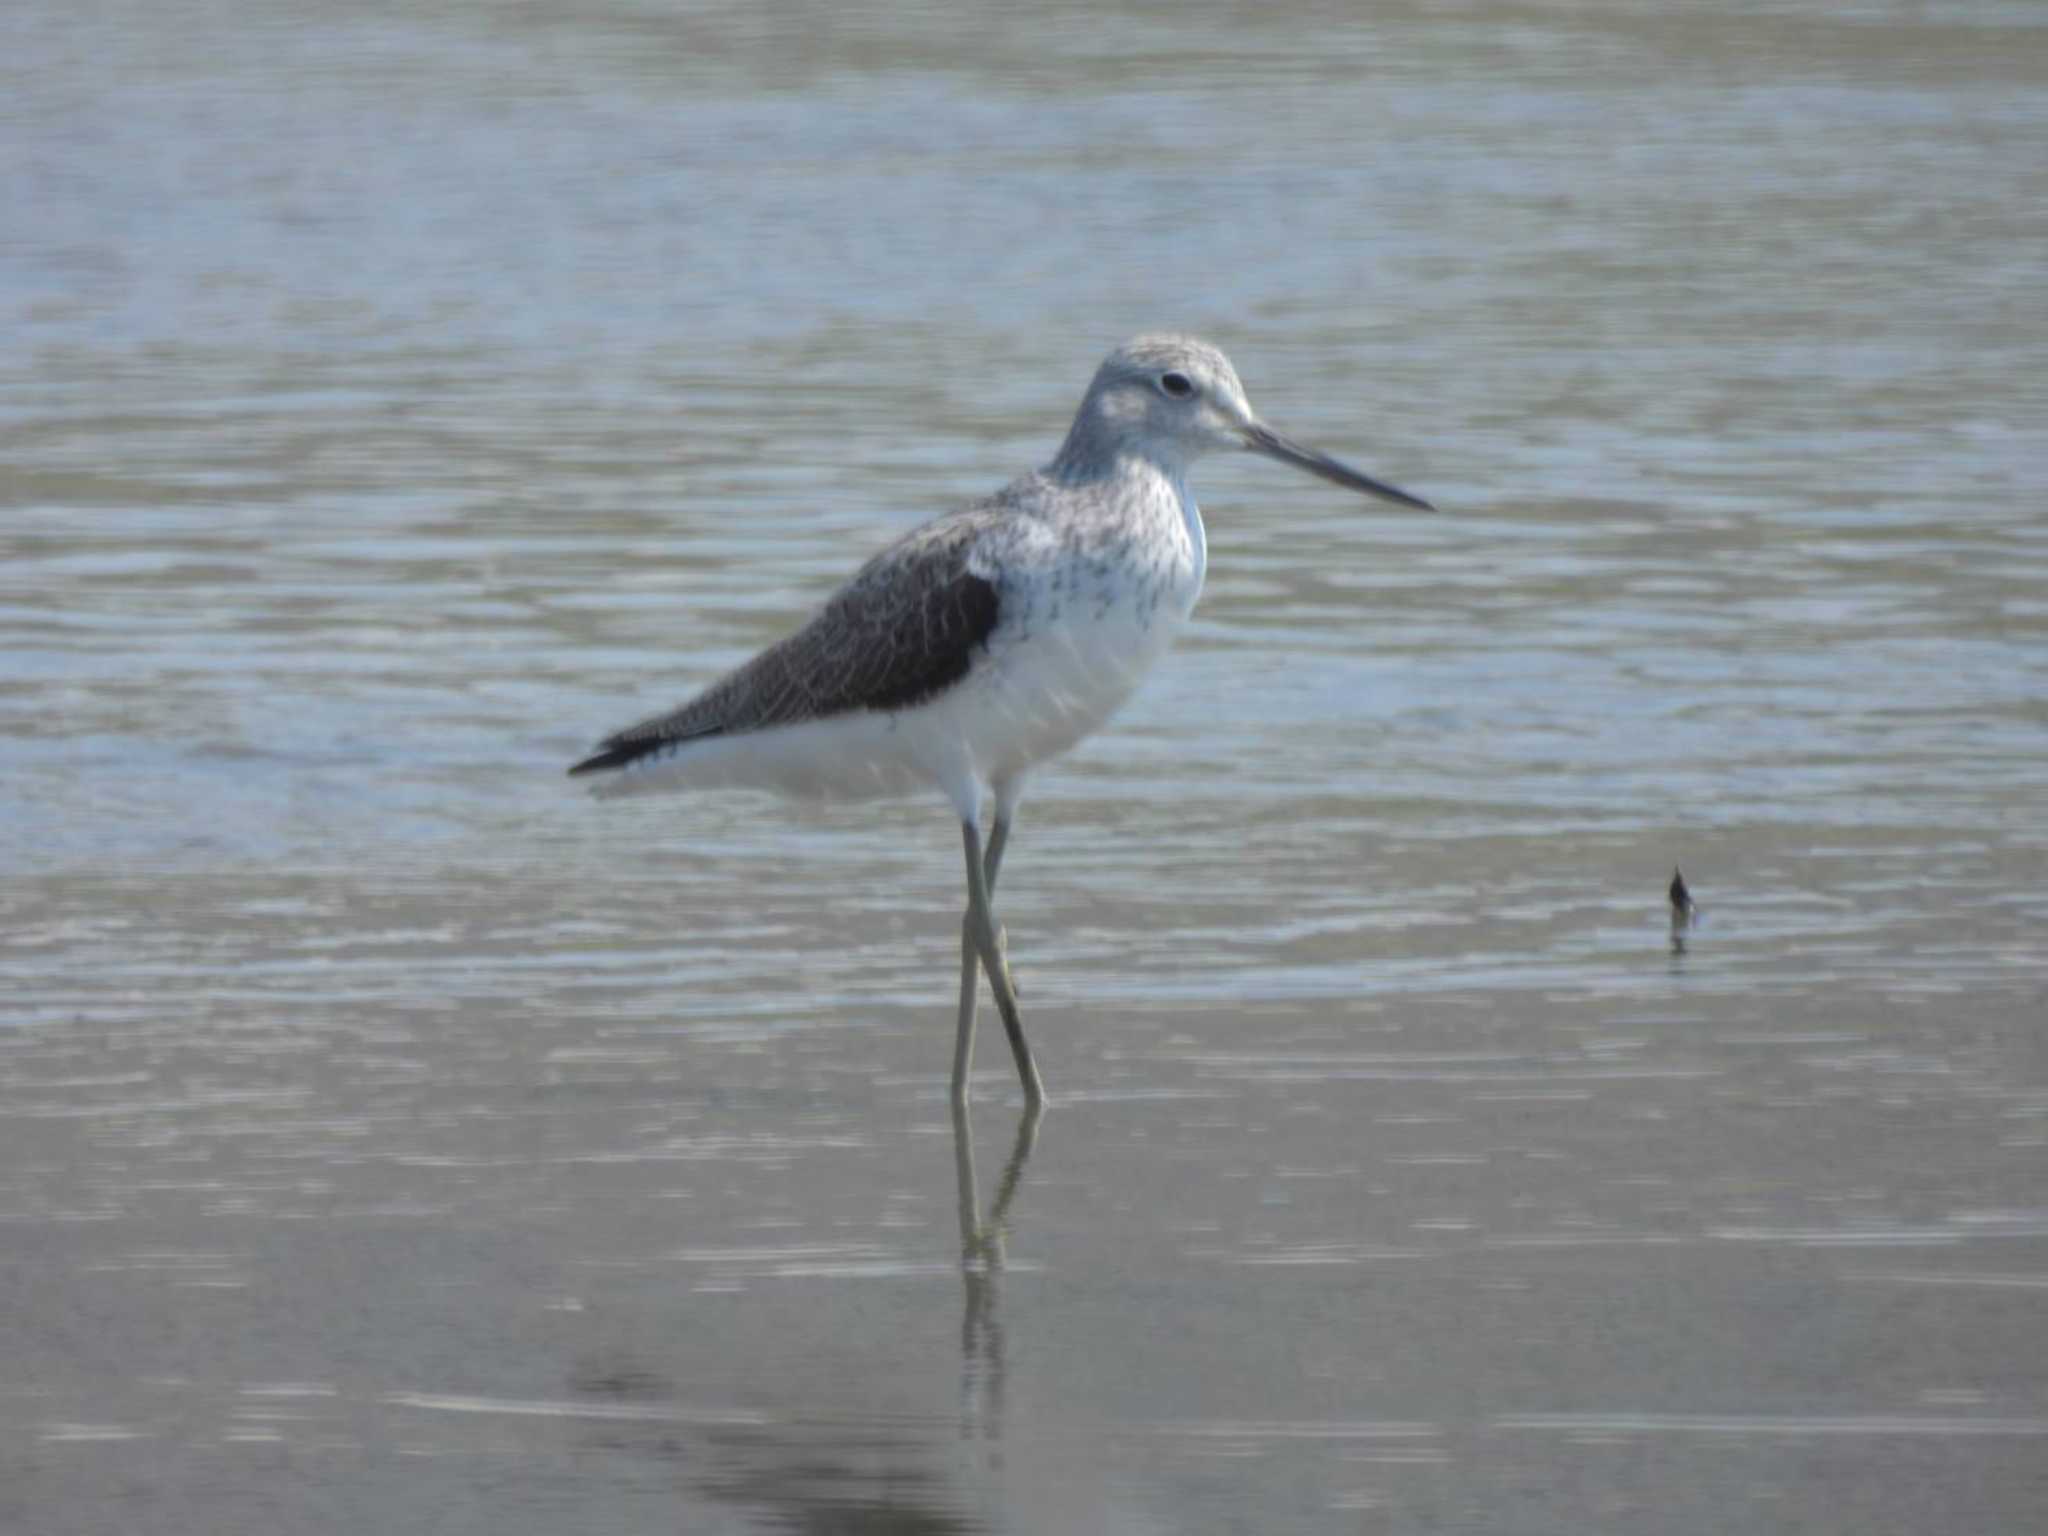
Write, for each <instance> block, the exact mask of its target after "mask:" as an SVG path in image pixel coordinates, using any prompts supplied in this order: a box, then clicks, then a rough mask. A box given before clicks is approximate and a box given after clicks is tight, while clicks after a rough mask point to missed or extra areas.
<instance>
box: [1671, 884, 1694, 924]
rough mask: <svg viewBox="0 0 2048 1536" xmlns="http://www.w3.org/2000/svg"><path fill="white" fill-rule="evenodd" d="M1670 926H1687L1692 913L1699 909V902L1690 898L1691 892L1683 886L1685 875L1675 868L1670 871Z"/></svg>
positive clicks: (1691, 918)
mask: <svg viewBox="0 0 2048 1536" xmlns="http://www.w3.org/2000/svg"><path fill="white" fill-rule="evenodd" d="M1670 895H1671V926H1672V927H1674V928H1683V927H1686V926H1688V925H1689V924H1690V923H1691V922H1692V920H1693V915H1694V914H1695V913H1697V912H1698V911H1699V904H1698V903H1697V902H1695V901H1694V900H1693V899H1692V892H1691V891H1689V890H1687V889H1686V888H1685V876H1684V875H1682V874H1680V873H1679V872H1678V871H1677V870H1675V869H1674V870H1672V871H1671V891H1670Z"/></svg>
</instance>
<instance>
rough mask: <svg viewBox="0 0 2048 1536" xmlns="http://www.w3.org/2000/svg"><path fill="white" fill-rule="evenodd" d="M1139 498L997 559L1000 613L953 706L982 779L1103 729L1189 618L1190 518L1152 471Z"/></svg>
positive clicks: (1182, 495) (1168, 484) (1176, 488)
mask: <svg viewBox="0 0 2048 1536" xmlns="http://www.w3.org/2000/svg"><path fill="white" fill-rule="evenodd" d="M1146 490H1147V494H1146V495H1145V496H1144V497H1142V498H1138V499H1135V500H1133V499H1131V498H1128V497H1127V498H1124V499H1123V500H1122V501H1121V502H1120V504H1119V505H1118V506H1117V507H1116V508H1115V509H1114V510H1113V515H1106V516H1103V517H1101V518H1095V519H1088V520H1085V521H1079V520H1077V521H1074V522H1070V523H1064V524H1060V525H1054V526H1051V527H1049V528H1047V529H1045V530H1044V531H1043V533H1042V534H1040V535H1039V536H1038V537H1036V538H1035V539H1033V540H1032V541H1031V547H1030V548H1029V549H1028V550H1027V549H1019V548H1016V547H1012V548H1010V549H1008V550H1007V551H1005V552H1004V553H1003V555H1002V557H1001V559H1000V562H999V566H1000V570H1001V575H1000V577H999V578H998V581H999V587H1000V590H1001V592H1002V603H1003V617H1002V619H1001V620H1000V621H999V623H998V625H997V629H996V632H995V634H993V635H991V636H990V638H989V654H988V660H987V663H986V664H985V665H984V666H982V667H979V668H977V669H976V673H977V675H976V676H974V677H972V678H970V680H969V685H968V687H966V688H965V689H963V690H962V691H961V693H962V697H961V699H960V704H961V707H962V708H963V709H965V710H968V711H970V712H971V714H972V716H973V719H972V720H971V721H966V720H963V722H962V723H963V724H964V725H967V726H968V733H967V734H968V739H970V740H972V741H973V742H974V743H975V757H976V759H977V763H978V766H979V767H980V769H981V771H982V772H983V773H984V774H986V775H988V776H990V777H995V778H1002V777H1007V776H1010V775H1014V774H1016V773H1019V772H1022V771H1023V770H1024V769H1026V768H1028V767H1030V766H1032V765H1033V764H1035V763H1038V762H1041V761H1043V760H1044V759H1046V758H1049V757H1052V756H1055V755H1057V754H1058V753H1060V752H1064V751H1065V750H1067V748H1069V747H1071V746H1073V745H1074V744H1075V743H1076V742H1078V741H1079V740H1080V739H1081V738H1082V737H1084V736H1086V735H1087V734H1089V733H1090V732H1091V731H1093V730H1095V729H1096V728H1097V727H1099V726H1100V725H1102V723H1103V722H1104V721H1105V720H1107V719H1108V718H1109V717H1110V716H1111V715H1112V714H1114V713H1115V712H1116V710H1117V708H1118V707H1119V706H1121V705H1122V704H1123V703H1124V701H1125V700H1127V699H1128V698H1129V697H1130V696H1131V694H1132V693H1133V692H1134V691H1135V690H1136V688H1137V686H1138V684H1139V683H1140V682H1142V681H1143V679H1144V677H1145V674H1146V673H1148V672H1149V671H1151V669H1152V667H1153V666H1154V665H1155V664H1156V663H1157V662H1158V660H1159V658H1160V657H1161V656H1162V655H1164V654H1165V652H1166V650H1167V648H1168V647H1169V646H1170V645H1171V644H1172V642H1173V639H1174V637H1175V636H1176V635H1177V634H1178V633H1179V632H1180V630H1181V628H1182V627H1183V626H1184V625H1185V624H1186V622H1187V619H1188V616H1189V614H1190V613H1192V612H1193V611H1194V606H1195V600H1196V598H1197V597H1199V596H1200V595H1201V590H1202V575H1203V571H1204V567H1205V565H1206V563H1207V541H1206V539H1205V538H1204V535H1203V530H1202V520H1201V513H1200V511H1199V510H1198V509H1197V508H1196V506H1195V503H1194V499H1193V498H1192V497H1190V496H1189V495H1188V494H1187V489H1186V487H1185V485H1183V484H1182V483H1180V482H1179V481H1177V480H1172V479H1169V478H1167V477H1166V476H1164V475H1159V476H1156V477H1153V478H1152V479H1151V480H1150V481H1148V482H1147V485H1146ZM991 563H992V565H996V564H998V562H993V561H992V562H991Z"/></svg>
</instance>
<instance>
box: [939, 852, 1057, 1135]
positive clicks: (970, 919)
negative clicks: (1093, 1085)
mask: <svg viewBox="0 0 2048 1536" xmlns="http://www.w3.org/2000/svg"><path fill="white" fill-rule="evenodd" d="M960 840H961V844H962V846H963V847H964V848H965V850H966V853H967V924H968V928H969V929H970V930H971V932H972V935H973V938H974V947H975V950H976V951H977V952H978V953H979V954H980V955H981V964H982V969H983V970H985V971H987V972H988V984H989V990H990V991H992V992H994V993H995V995H996V1012H997V1013H999V1014H1001V1015H1002V1018H1003V1033H1004V1034H1006V1035H1008V1036H1009V1037H1010V1054H1011V1055H1012V1056H1014V1057H1015V1058H1016V1060H1017V1079H1018V1081H1019V1082H1020V1083H1022V1084H1023V1086H1024V1104H1025V1107H1026V1108H1027V1109H1030V1108H1037V1107H1039V1106H1040V1105H1043V1104H1044V1103H1045V1084H1044V1083H1043V1082H1042V1081H1041V1080H1040V1079H1039V1076H1038V1063H1036V1062H1035V1061H1033V1060H1032V1059H1031V1046H1030V1044H1029V1042H1027V1041H1026V1040H1025V1038H1024V1021H1023V1020H1022V1019H1021V1018H1020V1017H1019V1016H1018V1014H1017V992H1016V988H1015V987H1013V986H1012V985H1011V984H1010V963H1009V961H1008V960H1006V959H1005V958H1004V956H1003V931H1002V929H1001V928H1000V927H998V926H997V924H996V919H995V913H994V911H993V910H992V909H991V908H990V906H989V899H988V873H987V870H986V868H985V866H984V864H983V860H982V852H981V829H980V828H979V827H977V826H976V825H975V824H974V823H973V822H971V821H963V822H961V823H960ZM960 1066H961V1063H960V1062H959V1061H958V1060H957V1059H956V1060H955V1063H954V1067H955V1073H956V1078H955V1081H956V1082H959V1083H961V1087H960V1089H959V1091H960V1092H963V1093H964V1091H965V1085H964V1081H963V1080H961V1079H960V1078H959V1077H958V1075H957V1074H958V1071H959V1068H960Z"/></svg>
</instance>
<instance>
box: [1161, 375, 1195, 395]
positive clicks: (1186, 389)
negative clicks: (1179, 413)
mask: <svg viewBox="0 0 2048 1536" xmlns="http://www.w3.org/2000/svg"><path fill="white" fill-rule="evenodd" d="M1159 387H1160V388H1161V389H1163V390H1165V391H1166V392H1167V393H1168V394H1169V395H1171V396H1173V398H1174V399H1176V400H1185V399H1187V397H1188V396H1189V395H1192V394H1193V393H1194V392H1195V381H1194V380H1193V379H1191V378H1189V377H1188V376H1187V375H1186V374H1184V373H1162V374H1161V375H1159Z"/></svg>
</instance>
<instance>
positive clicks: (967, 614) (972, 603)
mask: <svg viewBox="0 0 2048 1536" xmlns="http://www.w3.org/2000/svg"><path fill="white" fill-rule="evenodd" d="M990 520H991V519H990V514H987V513H972V512H970V513H959V514H955V515H954V516H952V517H948V518H942V519H940V520H939V521H938V522H935V523H929V524H927V525H926V526H924V527H923V528H920V529H917V530H916V531H915V532H913V533H911V534H909V535H907V536H906V537H904V538H903V539H901V540H899V541H898V542H897V543H895V544H893V545H891V546H890V547H889V548H888V549H885V550H883V551H882V552H881V553H880V554H879V555H877V556H875V558H874V559H872V560H870V561H869V562H868V563H867V564H866V565H864V566H862V567H861V569H860V570H859V571H858V572H857V573H855V575H854V577H853V579H852V580H851V581H849V582H847V584H846V585H845V586H843V587H841V588H840V589H839V590H838V591H837V592H836V593H834V594H833V595H832V597H831V598H830V599H829V600H828V601H827V602H826V604H825V606H824V607H823V608H822V609H820V610H819V611H818V613H817V614H816V615H815V616H813V618H812V619H811V621H810V622H809V623H808V624H806V625H805V626H804V627H803V628H802V629H800V630H798V631H797V632H796V633H795V634H793V635H791V636H789V638H787V639H786V640H782V641H779V642H778V643H776V644H775V645H772V646H770V647H769V648H768V649H767V650H765V651H763V652H761V654H760V655H758V656H756V657H755V658H754V659H753V660H752V661H749V662H747V663H746V664H745V665H744V666H741V667H740V668H738V669H737V670H736V671H734V672H731V673H729V674H727V675H726V676H725V677H723V678H721V679H720V680H719V681H718V682H716V683H713V684H712V685H711V686H710V687H709V688H707V689H706V690H705V691H704V692H703V693H701V694H699V695H698V696H697V697H696V698H694V699H692V700H691V701H690V702H689V703H687V704H684V705H683V706H681V707H680V708H678V709H674V710H671V711H669V712H668V713H667V714H663V715H657V716H655V717H654V718H653V719H651V720H643V721H641V722H640V723H639V724H638V725H634V726H630V727H628V728H627V729H625V730H623V731H620V732H618V733H617V734H616V735H613V736H608V737H606V738H605V740H604V742H603V743H602V744H601V747H600V750H599V751H598V752H597V753H596V754H595V755H593V756H591V757H588V758H585V759H584V760H583V761H582V762H580V763H578V764H576V766H575V767H573V768H571V769H570V770H569V771H570V772H571V773H593V772H597V771H599V770H601V769H607V768H623V767H625V766H626V765H627V764H628V763H631V762H634V761H636V760H638V759H640V758H644V757H648V756H650V755H653V754H656V753H660V752H664V751H667V750H669V749H671V748H674V747H676V746H679V745H681V744H683V743H685V742H689V741H695V740H699V739H702V738H704V737H709V736H724V735H731V734H735V733H738V732H743V731H760V730H766V729H768V728H769V727H771V726H778V725H796V724H799V723H801V722H803V721H806V720H823V719H827V718H829V717H831V716H833V715H843V714H848V713H852V712H854V711H858V710H897V709H908V708H910V707H911V706H913V705H915V704H920V703H922V702H924V701H925V700H926V699H929V698H931V697H932V696H933V695H935V694H937V693H940V692H941V691H943V690H944V689H946V688H948V687H950V686H951V685H952V684H954V683H956V682H958V681H959V680H960V679H961V678H962V677H964V676H966V674H967V670H968V668H969V667H971V666H972V665H973V664H974V655H975V652H976V651H977V650H978V649H981V648H982V647H985V646H986V645H987V643H988V637H989V635H990V633H991V632H993V630H994V629H995V627H996V620H997V617H998V615H999V610H1000V607H1001V604H1000V601H999V598H998V594H997V591H996V587H995V585H994V583H992V582H990V581H989V580H987V579H986V578H985V577H983V576H980V575H978V574H976V573H975V571H974V570H973V569H972V568H971V565H970V559H971V556H972V554H973V551H974V546H975V544H976V543H977V542H978V540H979V539H980V538H981V536H982V535H983V534H984V533H986V532H987V531H988V528H989V525H990Z"/></svg>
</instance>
